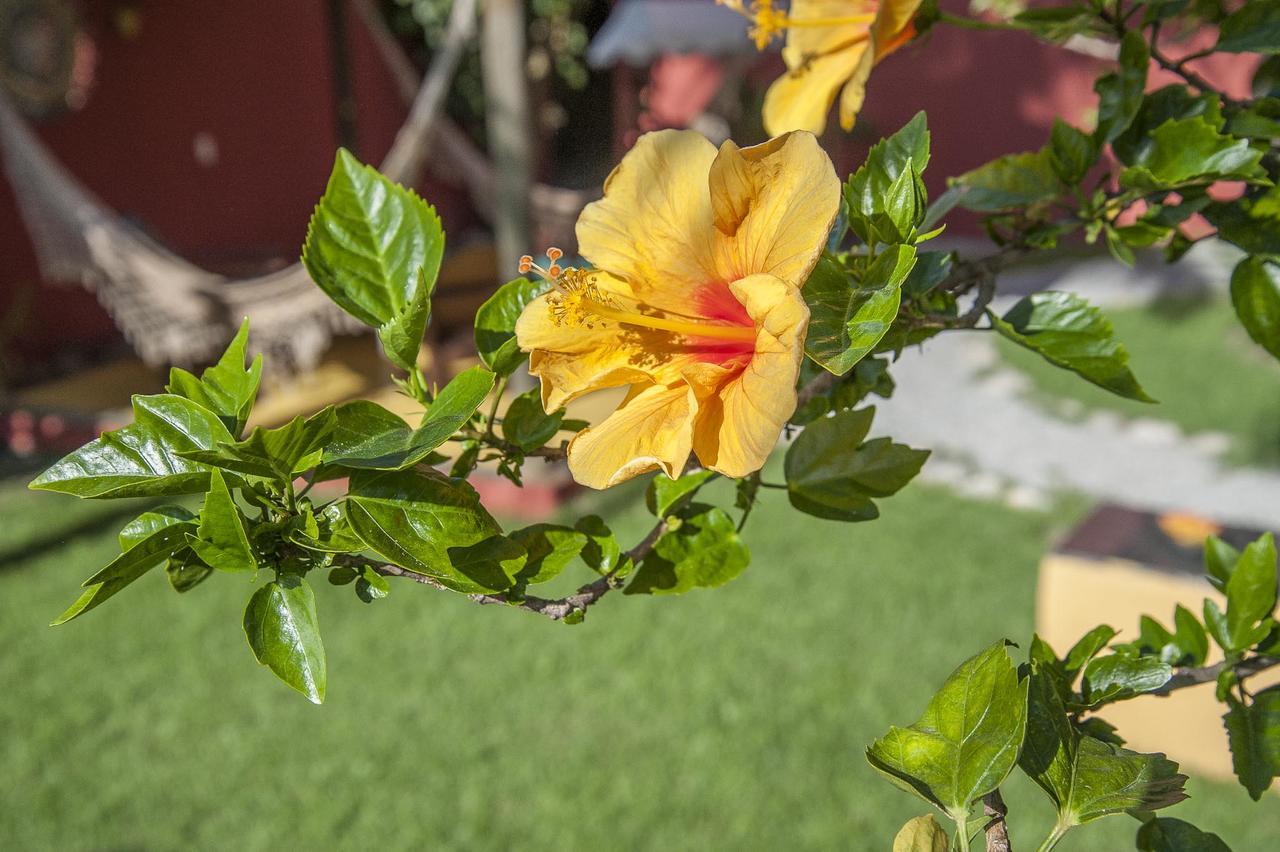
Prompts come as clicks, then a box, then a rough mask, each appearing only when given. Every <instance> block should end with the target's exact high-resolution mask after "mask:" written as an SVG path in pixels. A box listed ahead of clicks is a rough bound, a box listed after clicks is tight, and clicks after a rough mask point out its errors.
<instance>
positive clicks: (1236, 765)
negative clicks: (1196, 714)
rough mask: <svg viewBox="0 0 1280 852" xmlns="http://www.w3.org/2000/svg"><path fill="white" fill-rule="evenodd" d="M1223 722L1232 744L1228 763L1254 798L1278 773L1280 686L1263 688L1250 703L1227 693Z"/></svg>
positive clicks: (1268, 787) (1269, 786)
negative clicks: (1245, 702) (1229, 762)
mask: <svg viewBox="0 0 1280 852" xmlns="http://www.w3.org/2000/svg"><path fill="white" fill-rule="evenodd" d="M1227 701H1228V705H1229V708H1230V709H1228V710H1227V713H1226V715H1225V716H1223V717H1222V722H1223V724H1224V725H1225V726H1226V728H1227V741H1228V745H1229V746H1230V748H1231V767H1232V769H1234V770H1235V773H1236V777H1237V778H1239V779H1240V783H1241V784H1242V785H1243V786H1244V788H1245V789H1246V790H1248V791H1249V795H1250V797H1252V798H1253V800H1254V801H1255V802H1256V801H1258V800H1259V799H1261V798H1262V794H1263V793H1265V792H1266V791H1267V790H1269V789H1271V783H1272V782H1273V781H1274V780H1275V779H1276V778H1277V777H1280V686H1273V687H1270V688H1269V689H1264V690H1262V691H1261V692H1259V693H1258V694H1256V695H1254V696H1253V700H1252V701H1251V702H1250V703H1249V704H1241V703H1240V700H1239V699H1237V698H1236V697H1235V696H1229V697H1228V700H1227Z"/></svg>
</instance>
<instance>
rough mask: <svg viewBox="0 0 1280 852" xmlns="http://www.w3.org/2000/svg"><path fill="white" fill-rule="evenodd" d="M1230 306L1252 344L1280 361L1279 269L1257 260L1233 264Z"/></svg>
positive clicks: (1252, 258)
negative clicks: (1234, 265) (1232, 307)
mask: <svg viewBox="0 0 1280 852" xmlns="http://www.w3.org/2000/svg"><path fill="white" fill-rule="evenodd" d="M1231 304H1233V305H1234V306H1235V309H1236V316H1238V317H1239V318H1240V324H1241V325H1243V326H1244V329H1245V331H1247V332H1249V336H1250V337H1251V338H1253V342H1254V343H1256V344H1258V345H1259V346H1261V347H1262V348H1263V349H1265V350H1267V351H1268V352H1270V353H1271V354H1272V355H1273V356H1275V357H1276V358H1280V266H1277V265H1276V264H1274V263H1267V262H1266V261H1264V260H1263V259H1262V258H1260V257H1246V258H1245V259H1244V260H1242V261H1240V262H1239V263H1238V264H1236V268H1235V271H1234V272H1233V273H1231Z"/></svg>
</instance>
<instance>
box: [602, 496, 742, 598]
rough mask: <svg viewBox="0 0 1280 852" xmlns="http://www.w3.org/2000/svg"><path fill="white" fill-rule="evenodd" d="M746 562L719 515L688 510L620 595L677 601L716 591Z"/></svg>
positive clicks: (730, 526)
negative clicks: (693, 593)
mask: <svg viewBox="0 0 1280 852" xmlns="http://www.w3.org/2000/svg"><path fill="white" fill-rule="evenodd" d="M750 561H751V556H750V554H749V553H748V552H747V547H746V545H744V544H743V543H742V539H740V538H739V537H738V529H737V525H736V524H734V522H733V520H732V519H731V518H730V517H729V516H728V515H727V514H725V512H724V510H723V509H719V508H716V507H714V506H704V505H701V504H696V503H695V504H694V505H692V506H690V507H689V508H688V510H687V511H686V513H685V514H684V515H683V516H682V518H681V523H680V526H679V527H678V528H677V529H675V530H673V531H670V532H668V533H666V534H665V535H663V536H662V538H660V539H658V542H657V544H655V545H654V546H653V550H652V551H651V552H650V553H649V555H648V556H646V557H645V558H644V559H643V560H642V561H641V562H640V566H639V567H638V568H637V569H636V572H635V574H634V575H633V576H632V580H631V582H630V583H629V584H628V585H627V588H626V589H625V594H628V595H678V594H683V593H684V592H688V591H692V590H693V589H698V588H703V589H710V588H714V587H716V586H722V585H724V584H725V583H727V582H729V581H730V580H732V579H733V578H734V577H737V576H738V575H739V574H741V573H742V572H743V571H744V570H746V567H747V564H748V563H749V562H750Z"/></svg>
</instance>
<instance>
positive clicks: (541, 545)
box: [511, 524, 587, 586]
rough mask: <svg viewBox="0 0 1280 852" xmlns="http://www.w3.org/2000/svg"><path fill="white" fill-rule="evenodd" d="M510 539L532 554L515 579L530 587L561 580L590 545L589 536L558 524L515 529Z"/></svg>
mask: <svg viewBox="0 0 1280 852" xmlns="http://www.w3.org/2000/svg"><path fill="white" fill-rule="evenodd" d="M511 539H512V540H513V541H515V542H517V543H518V544H519V545H520V546H521V547H523V548H524V549H525V550H526V551H527V552H528V554H529V556H528V559H526V560H525V563H524V567H523V568H522V569H521V570H520V573H519V574H518V575H516V580H518V581H519V582H521V583H525V584H526V585H530V586H532V585H533V584H534V583H545V582H547V581H548V580H553V579H555V578H556V577H558V576H559V575H560V572H561V571H563V570H564V569H565V568H567V567H569V563H570V562H572V561H573V560H574V559H576V558H577V556H578V554H579V553H581V552H582V548H583V547H585V546H586V544H587V535H586V533H582V532H579V531H578V530H575V529H572V528H571V527H565V526H560V525H558V524H534V525H533V526H529V527H525V528H524V529H520V530H516V531H515V532H513V533H512V534H511Z"/></svg>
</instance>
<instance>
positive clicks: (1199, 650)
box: [1165, 604, 1209, 666]
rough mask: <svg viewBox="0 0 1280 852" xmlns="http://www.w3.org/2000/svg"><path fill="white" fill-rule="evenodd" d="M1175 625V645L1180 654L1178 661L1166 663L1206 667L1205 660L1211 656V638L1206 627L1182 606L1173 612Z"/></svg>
mask: <svg viewBox="0 0 1280 852" xmlns="http://www.w3.org/2000/svg"><path fill="white" fill-rule="evenodd" d="M1173 624H1174V627H1175V628H1176V629H1175V631H1174V634H1173V644H1174V645H1176V646H1177V648H1178V650H1179V652H1180V654H1179V656H1178V658H1177V659H1175V660H1166V661H1165V662H1167V663H1169V664H1170V665H1174V666H1202V665H1204V661H1205V658H1206V657H1208V656H1209V637H1208V636H1207V635H1206V634H1205V632H1204V625H1202V624H1201V623H1200V621H1199V619H1197V618H1196V617H1195V615H1193V614H1192V613H1191V611H1190V610H1188V609H1187V608H1186V607H1184V606H1183V605H1182V604H1178V606H1177V608H1176V609H1174V611H1173Z"/></svg>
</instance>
